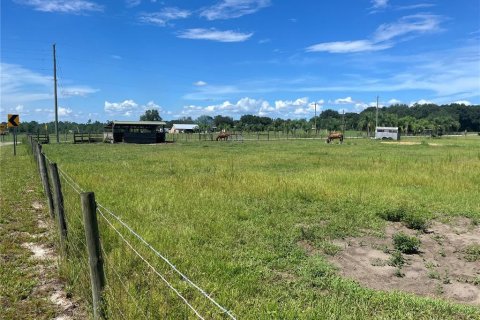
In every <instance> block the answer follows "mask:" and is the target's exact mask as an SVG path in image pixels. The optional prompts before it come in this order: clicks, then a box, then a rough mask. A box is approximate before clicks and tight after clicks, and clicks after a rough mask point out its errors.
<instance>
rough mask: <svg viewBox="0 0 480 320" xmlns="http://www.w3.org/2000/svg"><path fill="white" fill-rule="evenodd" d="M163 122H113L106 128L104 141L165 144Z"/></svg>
mask: <svg viewBox="0 0 480 320" xmlns="http://www.w3.org/2000/svg"><path fill="white" fill-rule="evenodd" d="M165 124H166V123H165V122H163V121H112V122H110V123H108V124H107V125H106V126H105V128H104V134H103V137H104V140H105V141H107V142H112V143H115V142H126V143H161V142H165V134H166V132H165Z"/></svg>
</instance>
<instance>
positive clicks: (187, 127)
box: [169, 123, 199, 133]
mask: <svg viewBox="0 0 480 320" xmlns="http://www.w3.org/2000/svg"><path fill="white" fill-rule="evenodd" d="M198 129H199V127H198V125H196V124H184V123H174V124H173V126H172V128H171V129H170V131H169V132H170V133H183V132H194V131H197V130H198Z"/></svg>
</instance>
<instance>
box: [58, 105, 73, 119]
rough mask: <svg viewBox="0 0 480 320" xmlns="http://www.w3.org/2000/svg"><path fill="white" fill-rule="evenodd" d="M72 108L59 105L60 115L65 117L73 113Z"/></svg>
mask: <svg viewBox="0 0 480 320" xmlns="http://www.w3.org/2000/svg"><path fill="white" fill-rule="evenodd" d="M72 112H73V111H72V109H70V108H64V107H59V108H58V115H59V116H60V117H65V116H69V115H71V114H72Z"/></svg>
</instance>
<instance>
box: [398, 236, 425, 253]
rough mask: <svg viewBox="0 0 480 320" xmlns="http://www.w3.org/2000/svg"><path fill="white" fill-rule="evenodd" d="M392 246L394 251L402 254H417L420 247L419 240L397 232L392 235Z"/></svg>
mask: <svg viewBox="0 0 480 320" xmlns="http://www.w3.org/2000/svg"><path fill="white" fill-rule="evenodd" d="M393 245H394V246H395V249H397V250H398V251H400V252H402V253H407V254H411V253H417V252H418V249H419V247H420V239H418V238H417V237H411V236H409V235H407V234H405V233H403V232H399V233H396V234H394V235H393Z"/></svg>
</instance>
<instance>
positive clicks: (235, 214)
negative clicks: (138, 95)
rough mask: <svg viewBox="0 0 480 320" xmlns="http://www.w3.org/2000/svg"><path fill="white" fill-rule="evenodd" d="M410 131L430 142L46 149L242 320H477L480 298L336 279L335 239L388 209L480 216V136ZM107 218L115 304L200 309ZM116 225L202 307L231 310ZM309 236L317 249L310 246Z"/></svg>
mask: <svg viewBox="0 0 480 320" xmlns="http://www.w3.org/2000/svg"><path fill="white" fill-rule="evenodd" d="M414 141H418V142H421V143H420V144H416V145H399V144H384V143H380V142H379V141H371V140H362V139H351V140H347V141H346V142H345V143H344V144H343V145H339V144H336V143H335V144H330V145H328V144H326V143H324V141H321V140H295V141H269V142H267V141H246V142H244V143H238V142H233V143H232V142H230V143H215V142H198V141H196V143H181V142H178V143H175V144H168V145H128V144H116V145H111V144H90V145H87V144H85V145H70V144H61V145H55V144H51V145H45V146H44V150H45V153H46V155H47V156H48V157H49V158H50V159H51V160H52V161H54V162H57V163H58V165H59V167H60V168H61V169H62V170H63V171H64V172H66V173H68V174H69V175H70V176H71V177H72V178H73V179H74V180H75V181H76V182H77V183H78V184H79V185H80V186H81V187H82V188H83V189H84V190H87V191H94V192H95V195H96V199H97V201H98V202H99V203H101V204H102V205H104V206H105V207H107V208H109V209H111V210H112V211H113V212H114V213H115V214H118V215H119V216H121V218H122V219H123V220H124V221H125V222H126V223H128V224H129V225H130V226H132V228H133V229H135V230H136V231H137V232H138V233H139V234H140V235H142V236H143V237H144V238H145V239H146V240H147V241H148V242H150V243H151V244H153V246H154V247H155V248H156V249H158V250H159V251H160V252H161V253H162V254H164V255H165V256H166V257H168V258H169V259H170V261H172V262H173V263H174V264H175V265H176V266H177V267H178V268H179V269H180V270H181V271H182V272H184V273H185V274H186V275H187V276H188V277H189V278H190V279H192V280H193V281H194V282H196V283H197V284H198V285H199V286H200V287H201V288H203V289H205V291H206V292H209V293H211V294H212V297H214V298H215V300H217V301H218V302H219V303H220V304H221V305H223V306H225V307H227V308H228V309H229V310H231V311H232V312H233V314H234V315H236V316H237V317H238V318H239V319H365V318H379V319H400V318H401V319H433V318H437V319H438V318H442V319H448V318H451V319H478V318H479V317H480V309H479V308H478V307H474V306H467V305H460V304H455V303H452V302H447V301H445V300H440V299H430V298H425V297H419V296H415V295H413V294H408V293H402V292H378V291H374V290H370V289H367V288H364V287H361V286H360V285H359V284H357V283H356V282H354V281H353V280H349V279H343V278H341V277H340V276H339V275H338V272H337V271H336V270H335V268H333V266H332V265H330V264H329V263H328V262H327V259H326V258H325V254H324V253H322V252H329V251H331V250H329V249H331V248H334V246H333V244H332V241H333V240H334V239H340V238H344V237H346V236H357V235H362V234H363V233H365V232H366V230H367V231H369V232H374V233H378V234H382V233H383V231H384V227H385V221H384V220H382V219H381V218H380V217H379V214H381V213H382V212H384V211H386V210H389V209H392V208H407V209H408V210H411V211H414V212H415V213H416V214H418V215H421V216H422V217H424V218H427V219H439V220H441V219H442V218H445V217H449V216H465V217H468V218H471V219H472V221H474V222H476V223H478V221H480V204H479V201H478V199H479V198H480V189H479V186H480V139H478V138H475V137H471V138H442V139H429V140H428V141H425V140H421V139H417V140H414ZM428 143H432V144H433V145H429V144H428ZM62 182H63V180H62ZM63 188H64V191H65V204H66V209H67V215H68V222H69V227H70V230H71V231H70V234H69V235H70V240H71V241H72V243H74V245H72V246H71V248H70V249H69V250H70V251H69V252H70V258H69V260H70V261H69V263H66V264H65V265H64V266H63V267H62V270H63V275H64V276H65V277H66V278H67V279H69V281H70V283H71V290H72V291H73V292H74V293H77V294H81V295H84V296H85V299H87V300H88V299H89V298H88V297H89V295H90V291H89V286H88V285H89V283H88V281H89V280H88V274H87V269H86V267H85V264H84V263H83V262H84V261H85V257H84V256H83V255H82V254H81V253H80V252H81V251H82V250H81V249H82V246H83V243H82V240H81V239H82V232H83V231H81V211H80V207H79V196H78V194H77V193H76V192H73V191H72V189H71V188H70V187H69V186H68V185H66V184H64V186H63ZM107 217H108V215H107ZM99 221H100V231H101V234H102V235H101V236H102V244H103V246H104V249H105V253H106V272H107V291H106V295H107V298H106V300H107V310H108V313H109V314H110V317H112V318H119V317H120V315H124V316H125V317H127V318H132V319H133V318H138V317H142V316H146V317H147V318H152V319H153V318H158V317H160V318H174V319H176V318H181V317H184V318H194V314H193V313H192V311H191V310H189V309H188V308H186V307H185V304H183V303H182V301H180V300H179V299H178V298H177V297H176V296H175V295H174V294H173V292H172V291H171V290H170V289H169V288H167V287H166V286H165V285H164V283H163V282H162V281H161V279H160V278H159V277H158V276H157V275H155V274H154V273H153V272H151V270H150V269H149V268H148V266H147V265H146V264H145V263H144V262H143V261H141V260H140V259H139V258H137V257H135V256H134V253H133V252H132V251H131V250H130V249H129V248H128V246H127V245H125V243H124V242H123V241H122V239H120V237H119V236H118V235H116V234H115V232H114V230H112V228H111V227H110V226H109V225H108V224H107V223H106V222H105V220H103V219H102V218H99ZM114 226H115V227H116V228H118V229H119V230H120V231H121V232H122V233H123V234H124V235H125V238H126V239H127V240H128V241H130V242H131V243H132V245H133V246H134V247H135V248H140V249H139V252H140V253H141V254H142V255H144V256H145V257H146V258H147V259H149V260H150V261H154V262H153V263H152V264H153V266H154V267H155V268H157V270H159V271H160V272H162V273H164V274H165V277H166V279H167V280H168V281H169V282H171V283H172V284H173V285H174V286H176V287H178V288H179V290H180V291H181V292H182V293H184V295H185V297H186V298H187V299H188V300H189V301H191V302H192V305H194V306H195V307H196V308H197V309H198V310H199V312H200V313H201V314H203V315H205V316H206V318H222V315H221V313H220V312H219V310H218V309H216V308H215V307H214V306H213V305H212V304H209V303H208V301H207V300H206V299H204V298H203V297H202V296H201V295H199V294H197V293H195V291H194V290H191V289H189V288H188V286H187V285H186V283H185V281H183V280H182V279H181V278H180V277H179V276H177V275H175V274H174V273H172V272H171V271H170V269H169V268H168V267H167V266H166V265H165V264H164V263H162V262H161V261H160V259H158V258H155V257H154V256H153V254H151V253H150V251H149V250H146V249H144V248H143V247H142V244H141V243H140V242H138V241H137V240H135V239H134V238H133V237H132V236H130V235H129V234H128V232H126V230H125V229H123V228H122V227H121V226H120V225H119V224H118V223H114ZM79 230H80V231H79ZM301 241H308V242H309V243H311V244H312V246H314V247H315V248H317V249H318V250H319V252H320V253H319V254H315V255H311V254H308V253H307V252H306V251H305V249H304V248H302V246H300V245H299V242H301ZM76 250H77V251H76ZM223 318H224V317H223Z"/></svg>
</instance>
